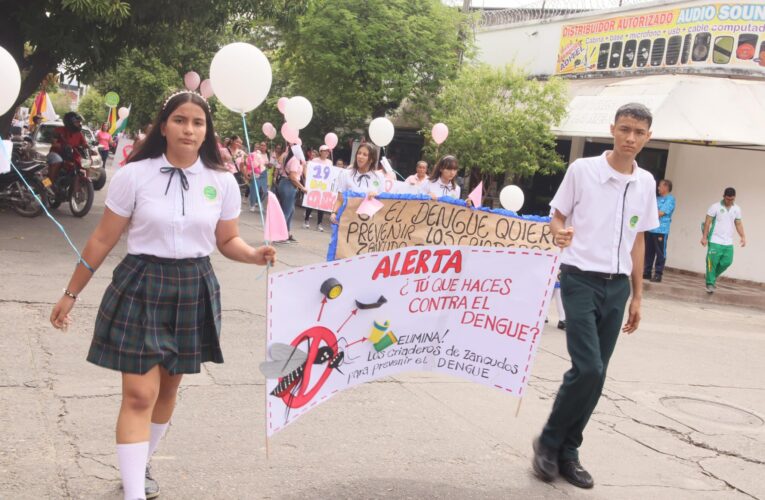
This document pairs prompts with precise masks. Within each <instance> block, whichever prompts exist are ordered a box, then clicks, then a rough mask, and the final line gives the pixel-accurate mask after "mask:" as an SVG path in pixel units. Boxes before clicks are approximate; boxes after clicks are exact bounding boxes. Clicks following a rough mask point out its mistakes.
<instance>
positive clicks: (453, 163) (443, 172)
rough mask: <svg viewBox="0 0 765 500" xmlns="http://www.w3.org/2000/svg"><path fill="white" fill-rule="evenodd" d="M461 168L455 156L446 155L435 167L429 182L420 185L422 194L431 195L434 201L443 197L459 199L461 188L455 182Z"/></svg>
mask: <svg viewBox="0 0 765 500" xmlns="http://www.w3.org/2000/svg"><path fill="white" fill-rule="evenodd" d="M459 168H460V167H459V164H458V163H457V158H456V157H455V156H452V155H446V156H444V157H442V158H441V159H440V160H438V163H436V166H435V167H433V172H431V173H430V177H429V178H428V180H427V181H426V182H423V183H422V184H420V189H421V191H422V193H423V194H427V195H430V197H431V198H433V199H434V200H436V199H438V198H440V197H441V196H449V197H450V198H455V199H459V197H460V187H459V186H458V185H457V182H456V181H455V180H454V178H455V177H457V171H458V170H459Z"/></svg>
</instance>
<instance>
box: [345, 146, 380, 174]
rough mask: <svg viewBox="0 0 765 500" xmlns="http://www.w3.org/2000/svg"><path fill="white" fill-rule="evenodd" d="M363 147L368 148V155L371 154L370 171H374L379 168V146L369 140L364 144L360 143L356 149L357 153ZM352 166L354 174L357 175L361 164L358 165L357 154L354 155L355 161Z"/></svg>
mask: <svg viewBox="0 0 765 500" xmlns="http://www.w3.org/2000/svg"><path fill="white" fill-rule="evenodd" d="M361 148H364V149H366V150H367V156H369V171H370V172H374V171H375V170H377V148H376V147H374V146H372V145H371V144H369V143H368V142H365V143H364V144H359V147H358V148H357V149H356V154H359V149H361ZM351 168H352V169H353V171H354V175H356V172H358V171H359V166H358V165H356V155H354V156H353V163H352V166H351Z"/></svg>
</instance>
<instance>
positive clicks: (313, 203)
mask: <svg viewBox="0 0 765 500" xmlns="http://www.w3.org/2000/svg"><path fill="white" fill-rule="evenodd" d="M342 171H343V169H341V168H338V167H332V166H329V165H321V164H319V163H315V162H312V161H309V162H308V165H307V166H306V174H305V183H306V189H308V193H306V194H305V196H303V206H304V207H308V208H313V209H315V210H322V211H324V212H331V211H332V210H333V209H334V207H335V201H337V191H336V189H335V184H336V181H337V177H338V176H339V175H340V172H342Z"/></svg>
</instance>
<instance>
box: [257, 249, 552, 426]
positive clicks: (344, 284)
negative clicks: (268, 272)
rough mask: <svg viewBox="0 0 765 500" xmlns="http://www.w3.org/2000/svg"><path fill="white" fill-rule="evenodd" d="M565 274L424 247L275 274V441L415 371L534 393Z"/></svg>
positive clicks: (505, 255)
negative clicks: (316, 414)
mask: <svg viewBox="0 0 765 500" xmlns="http://www.w3.org/2000/svg"><path fill="white" fill-rule="evenodd" d="M557 271H558V253H557V252H545V251H540V250H525V249H518V248H502V249H493V248H492V249H488V248H487V249H484V248H477V247H458V246H447V247H444V246H419V247H408V248H402V249H399V250H393V251H389V252H383V253H371V254H365V255H359V256H356V257H353V258H349V259H344V260H338V261H334V262H326V263H321V264H317V265H313V266H306V267H302V268H299V269H295V270H290V271H286V272H281V273H277V274H273V275H272V276H271V277H270V281H269V298H268V318H269V321H268V338H267V344H268V346H267V347H268V356H269V357H268V360H267V361H266V362H264V363H263V365H262V368H261V370H262V371H263V372H264V373H265V372H266V371H267V370H266V369H265V368H269V367H270V371H271V372H272V373H271V374H270V375H267V376H270V377H273V378H267V380H266V388H267V406H266V418H267V433H268V435H269V436H271V435H273V434H274V433H276V432H278V431H280V430H281V429H283V428H284V427H285V426H286V425H287V424H289V423H291V422H292V421H294V420H295V419H296V418H297V417H299V416H301V415H303V414H304V413H306V412H308V411H309V410H310V409H311V408H313V407H314V406H316V405H317V404H319V403H322V402H324V401H325V400H327V399H328V398H329V397H331V396H332V395H334V394H336V393H337V392H338V391H341V390H343V389H346V388H349V387H353V386H355V385H358V384H362V383H364V382H369V381H372V380H375V379H378V378H381V377H385V376H389V375H394V374H397V373H400V372H405V371H436V372H441V373H447V374H451V375H454V376H458V377H461V378H463V379H466V380H469V381H473V382H477V383H480V384H483V385H486V386H489V387H493V388H496V389H499V390H501V391H503V392H505V393H507V394H512V395H515V396H522V395H523V391H524V389H525V387H526V385H527V383H528V378H529V372H530V369H531V365H532V362H533V359H534V354H535V352H536V349H537V346H538V345H539V340H540V339H539V335H540V333H541V331H542V329H543V327H544V319H545V317H546V312H547V307H548V304H549V299H550V297H551V294H552V291H553V287H554V286H555V276H556V274H557ZM296 304H299V305H300V309H301V313H300V314H296V313H295V312H296V309H295V307H296ZM263 366H265V368H263Z"/></svg>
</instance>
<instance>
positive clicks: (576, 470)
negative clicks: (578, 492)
mask: <svg viewBox="0 0 765 500" xmlns="http://www.w3.org/2000/svg"><path fill="white" fill-rule="evenodd" d="M558 469H559V470H560V475H561V477H563V478H564V479H565V480H566V481H568V482H569V483H571V484H573V485H574V486H576V487H578V488H586V489H589V488H592V487H593V486H595V481H593V480H592V476H591V475H590V473H589V472H587V471H586V470H584V467H582V464H580V463H579V460H561V461H559V462H558Z"/></svg>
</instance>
